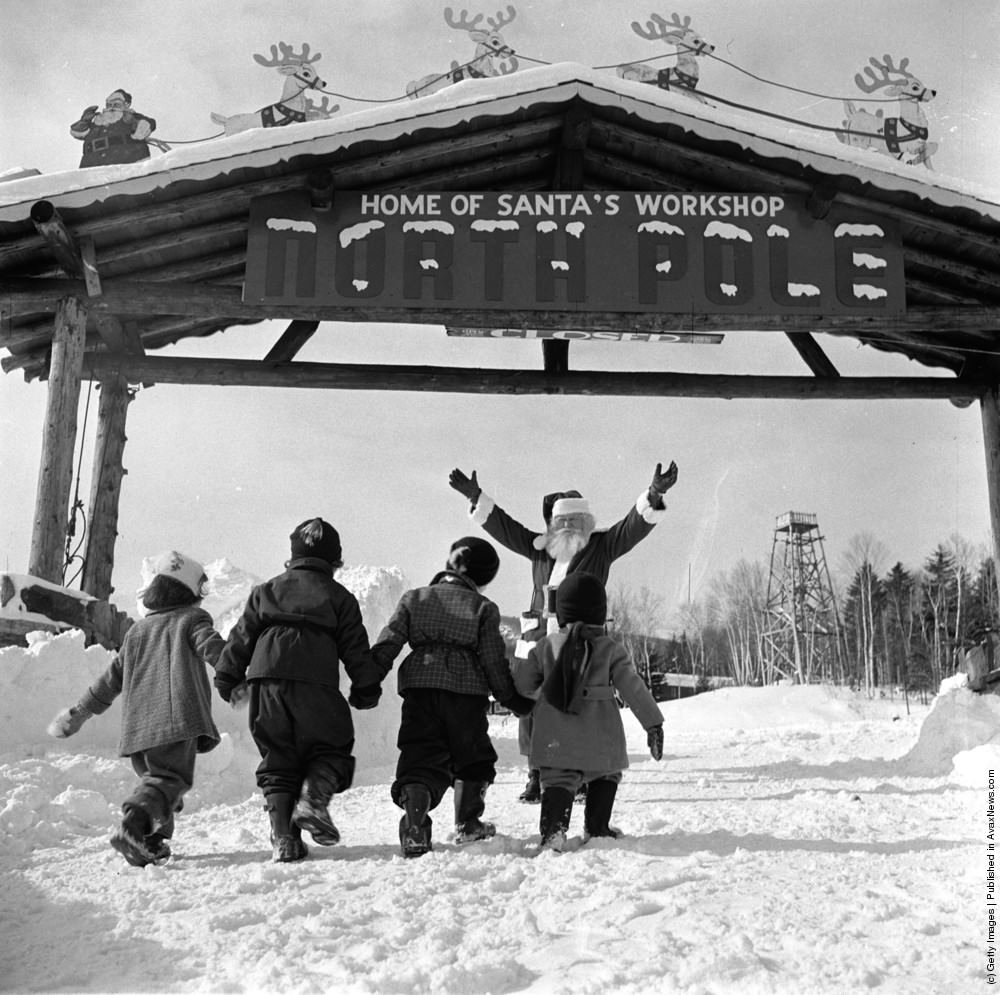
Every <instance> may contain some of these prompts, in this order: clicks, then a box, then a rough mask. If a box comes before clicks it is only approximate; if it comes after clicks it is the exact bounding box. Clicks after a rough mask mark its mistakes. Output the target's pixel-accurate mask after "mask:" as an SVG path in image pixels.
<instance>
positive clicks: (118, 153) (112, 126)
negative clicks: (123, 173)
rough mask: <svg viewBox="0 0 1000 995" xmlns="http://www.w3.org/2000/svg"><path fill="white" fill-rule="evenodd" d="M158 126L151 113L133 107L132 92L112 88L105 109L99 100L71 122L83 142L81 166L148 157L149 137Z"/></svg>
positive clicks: (130, 160)
mask: <svg viewBox="0 0 1000 995" xmlns="http://www.w3.org/2000/svg"><path fill="white" fill-rule="evenodd" d="M155 128H156V122H155V121H154V120H153V119H152V118H151V117H146V115H145V114H140V113H139V112H138V111H134V110H132V94H131V93H129V92H128V91H127V90H112V91H111V93H110V94H108V99H107V100H106V101H105V102H104V110H103V111H101V110H98V108H97V105H96V104H95V105H93V106H92V107H88V108H87V109H86V110H85V111H84V112H83V113H82V114H81V115H80V120H79V121H76V122H74V123H73V124H71V125H70V126H69V133H70V134H71V135H72V136H73V137H74V138H79V139H80V141H81V142H83V158H82V159H81V160H80V165H81V166H107V165H111V164H112V163H122V162H139V161H140V160H141V159H148V158H149V144H148V139H149V136H150V135H151V134H152V133H153V130H154V129H155Z"/></svg>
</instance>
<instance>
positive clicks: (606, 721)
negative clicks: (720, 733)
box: [513, 573, 663, 851]
mask: <svg viewBox="0 0 1000 995" xmlns="http://www.w3.org/2000/svg"><path fill="white" fill-rule="evenodd" d="M556 617H557V620H558V622H559V625H560V631H559V632H556V633H553V634H552V635H549V636H545V637H543V638H542V639H540V640H539V641H538V642H537V643H536V644H535V645H534V647H533V648H532V650H531V652H530V653H529V654H528V658H527V659H526V660H515V661H514V665H513V666H514V670H513V673H514V684H515V685H516V686H517V689H518V691H520V692H521V693H522V694H524V695H529V696H532V697H537V699H538V700H537V703H536V704H535V708H534V711H533V712H532V719H533V728H532V733H531V748H530V754H529V759H530V763H531V766H532V767H537V768H538V770H539V779H540V781H541V785H542V798H541V814H540V817H539V829H540V832H541V837H542V838H541V846H542V848H543V849H551V850H555V851H560V850H562V849H563V847H564V845H565V843H566V834H567V832H568V830H569V824H570V816H571V815H572V812H573V799H574V796H575V795H576V792H577V790H578V789H579V788H580V786H581V785H582V784H587V786H588V787H587V799H586V806H585V808H584V840H587V839H590V838H591V837H593V836H612V837H617V836H620V835H621V832H620V831H619V830H617V829H615V828H614V827H613V826H611V824H610V819H611V811H612V808H613V807H614V803H615V795H616V793H617V791H618V785H619V783H620V782H621V779H622V771H623V770H624V769H625V768H626V767H628V750H627V748H626V744H625V727H624V725H623V724H622V718H621V714H620V711H619V708H618V702H617V701H616V700H615V692H616V691H617V692H618V694H619V695H621V697H622V698H623V699H624V701H625V703H626V704H627V705H628V706H629V708H631V709H632V711H633V712H634V713H635V716H636V718H637V719H638V720H639V721H640V722H641V723H642V726H643V728H644V729H645V730H646V733H647V742H648V745H649V750H650V754H651V755H652V757H653V759H654V760H660V759H662V757H663V715H662V714H661V712H660V706H659V705H658V704H657V703H656V700H655V699H654V698H653V695H652V694H651V693H650V691H649V689H648V688H647V687H646V685H645V683H643V680H642V678H641V677H640V676H639V675H638V673H636V670H635V667H634V666H633V665H632V663H631V661H630V660H629V658H628V655H627V654H626V652H625V648H624V647H623V646H622V645H621V643H619V642H618V641H617V640H615V639H613V638H612V637H611V636H609V635H607V634H606V633H605V631H604V624H605V621H606V618H607V594H606V592H605V589H604V584H603V583H601V581H600V579H599V578H598V577H595V576H594V575H593V574H589V573H573V574H570V575H569V576H568V577H567V578H566V579H565V580H564V581H563V582H562V583H561V584H560V585H559V588H558V589H557V591H556Z"/></svg>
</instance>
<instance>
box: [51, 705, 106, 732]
mask: <svg viewBox="0 0 1000 995" xmlns="http://www.w3.org/2000/svg"><path fill="white" fill-rule="evenodd" d="M93 714H94V713H93V712H92V711H91V710H90V709H89V708H85V707H84V706H83V705H73V707H72V708H64V709H63V710H62V711H61V712H60V713H59V714H58V715H57V716H56V717H55V718H54V719H53V720H52V721H51V722H50V723H49V726H48V728H47V729H46V730H45V731H46V732H47V733H48V734H49V735H50V736H55V738H56V739H65V738H66V737H67V736H72V735H73V734H74V733H78V732H79V731H80V729H81V728H83V723H84V722H86V721H87V719H89V718H90V717H91V715H93Z"/></svg>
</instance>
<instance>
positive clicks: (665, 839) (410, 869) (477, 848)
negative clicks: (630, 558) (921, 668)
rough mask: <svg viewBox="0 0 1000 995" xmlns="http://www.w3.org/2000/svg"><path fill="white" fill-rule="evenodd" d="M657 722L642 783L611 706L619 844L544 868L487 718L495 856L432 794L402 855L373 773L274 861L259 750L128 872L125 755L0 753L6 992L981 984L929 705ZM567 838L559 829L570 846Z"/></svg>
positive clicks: (742, 706) (503, 739) (702, 701)
mask: <svg viewBox="0 0 1000 995" xmlns="http://www.w3.org/2000/svg"><path fill="white" fill-rule="evenodd" d="M955 694H963V695H965V696H966V697H967V698H972V697H973V696H971V695H970V694H969V693H968V692H967V691H961V692H953V693H952V695H953V696H954V695H955ZM939 701H940V699H939ZM662 707H663V710H664V715H665V718H666V731H667V732H666V747H665V755H664V760H663V762H662V763H660V764H657V763H654V762H653V761H651V760H650V759H649V758H648V755H647V754H646V753H645V748H644V746H645V737H644V734H643V732H642V730H641V729H640V728H639V727H638V725H637V724H636V723H635V722H634V720H632V719H631V716H630V715H629V714H628V713H625V718H626V728H627V729H628V733H629V745H630V750H631V753H632V758H633V767H632V768H631V769H630V770H629V771H628V772H627V774H626V778H625V781H624V783H623V784H622V787H621V790H620V792H619V801H618V803H617V806H616V811H615V817H614V819H613V822H614V823H615V824H617V825H618V826H620V827H621V828H622V829H623V830H624V831H625V833H626V834H627V835H626V837H625V838H624V839H622V840H617V841H616V840H600V841H591V842H590V843H588V844H587V845H585V846H580V847H579V848H578V849H575V850H574V851H573V852H568V853H564V854H562V855H556V854H551V853H543V854H541V855H536V846H535V844H537V839H538V836H537V831H538V830H537V818H538V808H537V806H526V805H523V804H519V803H518V802H517V800H516V799H517V795H518V793H519V792H520V790H521V788H522V786H523V773H524V772H523V768H522V766H521V764H520V761H519V758H518V757H517V755H516V746H515V738H514V737H515V731H514V723H513V722H512V721H511V720H509V719H501V718H495V719H493V720H492V721H493V731H494V733H495V737H496V742H497V745H498V749H499V751H500V753H501V764H502V766H501V768H500V771H499V776H498V779H497V783H496V784H495V785H494V787H493V789H492V790H491V791H490V794H489V795H488V809H487V817H489V818H492V819H494V820H495V822H496V823H497V828H498V836H497V838H496V839H495V840H492V841H489V842H486V843H481V844H475V845H473V846H468V847H465V848H462V849H461V850H459V849H457V848H456V847H454V846H452V845H450V844H449V843H448V842H447V830H448V828H449V823H450V818H449V817H450V808H451V797H450V794H449V795H448V796H446V798H445V800H444V802H443V803H442V805H441V806H440V807H439V808H438V809H437V810H436V811H435V813H434V817H435V851H434V852H433V853H432V854H429V855H427V856H426V857H423V858H421V859H419V860H410V861H404V860H403V859H402V858H401V857H400V856H399V854H398V843H397V837H396V831H397V830H396V827H397V823H398V818H399V810H398V809H396V808H395V807H394V806H393V805H392V804H391V802H390V801H389V798H388V783H389V780H390V779H391V774H392V771H391V767H388V766H386V767H372V766H369V768H368V769H367V770H366V771H365V775H366V776H365V777H363V778H362V780H363V781H364V783H362V784H361V785H360V786H359V787H356V788H354V789H352V790H351V791H350V792H348V793H347V794H345V795H341V796H338V797H337V798H336V799H335V801H334V805H333V807H332V811H333V815H334V819H335V821H336V823H337V825H338V826H339V828H340V830H341V832H342V835H343V840H344V842H343V843H342V844H341V845H339V846H336V847H332V848H327V849H321V848H319V847H312V848H311V852H310V857H309V859H308V860H306V861H304V862H302V863H300V864H292V865H276V864H273V863H271V862H270V849H269V846H268V843H267V835H266V834H267V830H266V818H265V814H264V812H263V811H262V808H261V804H260V800H259V798H258V797H256V796H255V795H254V794H253V781H252V773H251V772H252V768H253V758H252V755H251V754H250V753H249V752H246V751H245V750H243V749H242V747H241V746H240V744H237V745H236V748H235V749H234V750H233V752H232V756H231V758H230V760H229V762H228V764H227V765H226V766H225V776H226V778H227V779H228V780H229V782H230V783H232V782H235V783H236V784H237V785H240V784H241V783H242V788H239V789H237V788H232V789H231V790H233V791H236V790H240V791H241V792H242V793H241V795H240V799H239V800H235V799H232V800H231V799H226V802H225V803H224V804H215V803H214V802H213V801H212V799H210V798H208V797H206V793H207V791H208V790H209V788H210V787H211V786H212V785H213V784H215V781H217V780H218V779H217V778H213V776H212V774H211V772H210V771H209V770H208V769H206V773H205V776H204V777H203V778H202V782H203V788H202V789H199V787H197V786H196V789H195V792H194V793H193V795H192V796H191V804H190V805H189V807H188V810H186V811H185V812H184V813H182V814H181V816H179V818H178V831H177V835H176V837H175V843H174V852H175V858H174V859H173V860H171V861H170V862H169V863H168V864H166V865H164V866H162V867H147V868H144V869H138V868H132V867H129V866H127V865H126V864H125V863H124V862H123V861H122V859H121V858H120V857H119V856H118V855H117V854H116V853H114V852H113V851H112V850H111V849H110V848H109V847H108V845H107V836H108V833H109V831H110V828H111V826H112V825H113V821H114V818H115V812H116V808H117V804H118V802H119V801H120V799H121V798H122V797H124V795H125V793H126V791H127V789H128V787H129V786H130V785H131V784H132V780H133V775H132V774H131V770H130V768H129V767H128V763H127V761H124V760H120V759H117V758H115V757H114V755H113V751H103V752H101V753H100V754H90V755H83V756H80V755H74V754H72V753H57V752H45V751H43V750H41V749H39V750H37V751H35V756H34V757H32V758H29V759H21V760H16V761H15V760H14V759H13V758H12V757H11V755H10V754H5V755H4V756H3V757H0V761H2V760H10V761H11V762H9V763H6V765H3V766H0V808H2V807H3V804H4V803H6V808H5V809H4V810H3V812H2V813H0V830H2V832H0V841H2V846H3V851H2V858H0V859H2V870H3V893H4V902H3V910H2V912H0V932H2V935H3V937H4V942H3V953H2V954H0V977H2V979H3V980H2V981H0V988H2V989H3V990H9V991H45V992H57V991H59V992H66V991H73V992H107V991H134V992H159V991H164V992H168V991H169V992H207V991H212V992H216V991H218V992H262V991H268V992H282V993H285V992H337V993H353V992H369V993H435V995H440V993H459V992H463V993H464V992H469V993H472V992H476V993H479V992H484V993H485V992H495V993H501V992H503V993H514V992H525V993H527V992H530V993H541V992H545V993H549V992H566V993H573V995H585V993H595V995H597V993H601V995H604V993H608V992H615V993H619V992H621V993H626V992H636V993H638V992H642V993H671V992H682V993H718V992H749V993H753V992H762V993H763V992H768V993H789V995H791V993H795V995H802V993H809V992H829V993H847V992H860V991H867V990H869V989H872V990H878V991H881V992H899V993H904V992H905V993H908V995H909V993H913V992H921V993H935V992H940V993H946V992H947V993H951V992H955V991H973V990H979V988H978V986H980V985H984V984H985V981H984V972H985V944H984V942H982V941H984V940H985V883H984V882H985V844H984V842H983V840H984V837H985V831H986V828H985V827H986V820H985V814H984V812H985V804H986V792H985V787H984V786H983V787H980V786H979V785H978V783H977V779H978V776H979V772H978V767H977V766H976V764H973V765H972V766H973V768H974V770H973V773H972V774H971V775H970V774H969V773H968V772H966V774H965V775H964V776H959V775H958V771H959V766H958V764H957V763H955V764H953V762H952V758H953V755H954V753H955V752H956V750H955V748H954V744H952V745H951V746H949V743H948V741H947V736H944V737H942V736H940V735H935V736H934V743H928V742H927V741H926V737H925V736H922V735H921V729H922V727H924V726H925V725H926V722H927V719H928V709H927V708H926V707H920V706H915V705H912V703H911V714H910V715H907V714H906V709H905V706H904V703H903V701H902V699H896V700H894V701H888V700H884V701H875V702H869V701H867V700H866V699H864V698H863V697H862V696H856V695H851V694H850V693H849V692H845V691H838V690H836V689H826V688H766V689H734V690H731V691H721V692H714V693H711V694H706V695H701V696H699V697H698V698H695V699H690V700H687V701H682V702H672V703H669V704H664V705H663V706H662ZM945 724H947V717H946V720H945ZM951 724H952V725H954V722H953V721H952V723H951ZM988 749H994V748H992V747H990V748H988ZM973 753H974V754H975V753H981V751H973ZM962 756H964V757H968V756H970V754H969V753H968V752H966V753H963V754H962ZM991 757H992V755H991V756H990V757H987V762H988V763H989V765H990V766H994V765H995V761H994V760H993V759H992V758H991ZM894 758H895V759H894ZM914 758H918V759H919V763H916V762H915V759H914ZM223 760H225V757H224V758H223ZM219 763H220V762H219V761H217V764H219ZM966 766H968V765H966ZM241 768H242V774H241V773H240V769H241ZM241 777H242V778H244V780H243V781H242V782H241V781H240V778H241ZM29 803H30V804H31V806H33V808H32V811H33V812H34V813H35V814H34V815H29V814H28V813H27V808H28V805H29ZM980 810H983V811H980ZM18 813H21V814H20V816H19V815H18ZM5 818H6V821H4V819H5ZM18 820H20V823H28V825H27V826H22V828H21V829H20V830H18V829H17V825H18V824H20V823H19V822H18ZM581 827H582V813H581V812H580V811H579V809H577V810H576V811H575V812H574V818H573V825H572V827H571V832H572V833H573V834H577V835H576V836H575V837H574V839H573V841H572V842H573V843H575V844H579V843H580V842H581V841H580V838H579V835H578V834H579V833H580V831H581ZM980 892H983V893H984V894H982V895H981V894H980ZM980 912H981V913H982V915H980V914H979V913H980ZM980 919H982V920H983V922H980V921H979V920H980Z"/></svg>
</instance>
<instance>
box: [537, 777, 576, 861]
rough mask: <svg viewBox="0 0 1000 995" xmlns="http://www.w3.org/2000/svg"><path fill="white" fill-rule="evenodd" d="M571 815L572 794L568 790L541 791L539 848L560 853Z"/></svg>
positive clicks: (547, 789) (552, 789) (564, 842)
mask: <svg viewBox="0 0 1000 995" xmlns="http://www.w3.org/2000/svg"><path fill="white" fill-rule="evenodd" d="M572 814H573V792H572V791H570V790H569V789H568V788H545V789H544V790H543V791H542V811H541V814H540V816H539V819H538V828H539V830H540V832H541V834H542V842H541V848H542V849H543V850H555V851H556V853H560V852H562V849H563V847H564V846H565V845H566V834H567V833H568V832H569V820H570V816H571V815H572Z"/></svg>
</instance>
